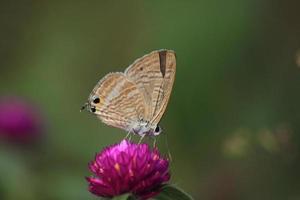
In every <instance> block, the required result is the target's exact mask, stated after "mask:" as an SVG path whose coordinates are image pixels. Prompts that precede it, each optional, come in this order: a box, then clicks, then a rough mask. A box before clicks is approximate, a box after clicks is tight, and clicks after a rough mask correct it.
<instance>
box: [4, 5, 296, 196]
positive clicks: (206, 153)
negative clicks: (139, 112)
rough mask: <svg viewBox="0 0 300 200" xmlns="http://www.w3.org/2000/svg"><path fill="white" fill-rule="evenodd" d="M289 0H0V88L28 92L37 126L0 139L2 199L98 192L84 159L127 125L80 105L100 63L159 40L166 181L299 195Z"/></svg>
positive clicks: (223, 190) (116, 66) (101, 71)
mask: <svg viewBox="0 0 300 200" xmlns="http://www.w3.org/2000/svg"><path fill="white" fill-rule="evenodd" d="M299 8H300V2H299V1H293V0H291V1H281V0H272V1H271V0H263V1H261V0H229V1H217V0H210V1H209V0H202V1H103V0H102V1H1V2H0V67H1V72H0V92H1V93H0V95H1V96H7V95H14V96H18V97H20V98H24V99H27V100H30V102H33V103H34V104H35V105H36V106H37V107H38V108H39V109H40V110H41V113H42V115H43V117H44V121H45V127H44V129H45V130H44V132H45V133H44V137H43V138H42V139H41V140H40V141H39V144H37V145H34V147H28V146H27V147H18V146H16V145H15V144H13V145H12V144H9V143H6V142H2V143H1V148H0V199H4V200H14V199H23V200H35V199H46V200H47V199H49V200H50V199H58V200H60V199H61V200H66V199H72V200H74V199H97V198H96V197H94V196H93V195H92V194H90V193H89V192H88V191H87V183H86V181H85V179H84V177H85V176H89V175H90V174H91V173H90V172H89V171H88V168H87V163H88V162H89V161H90V160H92V159H93V158H94V154H95V153H96V152H98V151H100V149H102V148H103V147H104V146H107V145H109V144H112V143H115V142H118V141H120V140H121V139H122V138H123V137H124V136H125V132H124V131H122V130H118V129H115V128H111V127H108V126H106V125H105V124H103V123H101V122H100V121H99V120H98V119H97V118H96V117H94V116H93V115H90V114H89V113H87V112H83V113H80V112H79V109H80V107H81V105H82V104H83V103H84V102H85V101H86V99H87V97H88V95H89V93H90V91H91V90H92V88H93V87H94V85H95V84H96V82H97V81H98V80H99V79H100V78H102V77H103V76H104V75H105V74H106V73H108V72H112V71H123V70H124V69H125V68H126V67H127V66H128V65H129V64H131V63H132V62H133V61H134V60H135V59H136V58H138V57H140V56H142V55H144V54H146V53H149V52H150V51H152V50H155V49H161V48H167V49H173V50H175V51H176V53H177V74H176V80H175V85H174V89H173V94H172V96H171V100H170V103H169V105H168V108H167V111H166V113H165V115H164V117H163V119H162V121H161V126H162V127H163V129H164V131H165V133H166V134H167V135H168V142H169V146H170V151H171V153H172V157H173V161H172V163H171V171H172V179H171V182H172V183H175V184H176V185H178V186H179V187H181V188H183V189H184V190H186V191H187V192H188V193H190V194H191V195H192V196H194V198H195V199H205V200H224V199H225V200H227V199H228V200H235V199H242V200H248V199H249V200H250V199H251V200H253V199H255V200H259V199H272V200H277V199H278V200H279V199H288V200H296V199H300V172H299V169H300V160H299V158H300V155H299V145H300V137H299V134H298V133H299V132H300V124H299V121H300V114H299V111H298V110H299V102H300V94H299V91H300V90H299V89H300V88H299V86H300V68H299V67H300V66H297V62H296V60H297V58H296V56H297V52H299V49H300V23H299V20H300V12H299ZM298 55H299V53H298ZM159 143H160V147H161V150H162V151H163V152H166V147H165V145H164V143H163V138H160V139H159Z"/></svg>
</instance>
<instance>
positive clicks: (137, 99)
mask: <svg viewBox="0 0 300 200" xmlns="http://www.w3.org/2000/svg"><path fill="white" fill-rule="evenodd" d="M94 96H97V97H99V99H100V101H99V103H97V104H95V103H93V102H92V99H93V98H94ZM90 102H91V104H92V106H95V108H96V112H95V114H96V115H97V116H98V117H99V118H100V119H101V120H102V121H103V122H104V123H106V124H108V125H110V126H113V127H117V128H122V129H125V130H128V129H130V126H131V124H132V123H134V122H136V121H138V120H139V117H142V116H143V115H144V112H145V108H144V99H143V97H142V95H141V93H140V91H139V90H138V89H137V87H136V85H135V84H134V83H133V82H131V81H129V80H128V79H127V78H126V76H125V75H124V74H123V73H110V74H108V75H106V76H105V77H104V78H103V79H102V80H100V82H99V83H98V84H97V85H96V86H95V88H94V90H93V92H92V94H91V95H90Z"/></svg>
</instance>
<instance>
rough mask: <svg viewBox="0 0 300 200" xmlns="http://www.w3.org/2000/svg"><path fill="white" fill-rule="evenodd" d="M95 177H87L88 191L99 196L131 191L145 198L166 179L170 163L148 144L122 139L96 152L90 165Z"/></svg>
mask: <svg viewBox="0 0 300 200" xmlns="http://www.w3.org/2000/svg"><path fill="white" fill-rule="evenodd" d="M89 168H90V170H91V171H92V172H93V173H94V175H95V176H94V177H89V178H87V181H88V182H89V191H90V192H92V193H93V194H95V195H97V196H101V197H114V196H118V195H121V194H125V193H131V194H133V195H135V196H137V197H139V198H140V199H148V198H150V197H153V196H155V195H156V194H158V193H159V191H160V188H161V187H162V186H163V184H164V183H166V182H167V181H169V179H170V174H169V162H168V160H167V159H165V158H162V157H161V155H160V153H159V151H158V150H157V149H156V148H155V149H151V148H150V147H149V146H148V145H147V144H135V143H132V142H129V141H127V140H123V141H122V142H121V143H119V144H115V145H112V146H109V147H107V148H105V149H104V150H102V151H101V152H100V153H98V154H97V155H96V157H95V160H94V161H92V162H91V163H90V164H89Z"/></svg>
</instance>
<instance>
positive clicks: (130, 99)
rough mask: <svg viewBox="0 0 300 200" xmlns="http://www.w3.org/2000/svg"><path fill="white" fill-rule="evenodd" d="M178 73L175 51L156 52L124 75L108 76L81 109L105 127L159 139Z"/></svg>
mask: <svg viewBox="0 0 300 200" xmlns="http://www.w3.org/2000/svg"><path fill="white" fill-rule="evenodd" d="M175 73H176V55H175V52H174V51H172V50H166V49H162V50H156V51H152V52H151V53H149V54H146V55H145V56H143V57H141V58H139V59H137V60H135V61H134V62H133V63H132V64H131V65H130V66H129V67H127V69H126V70H125V71H124V72H114V73H109V74H107V75H106V76H105V77H104V78H102V79H101V80H100V81H99V82H98V83H97V84H96V86H95V87H94V89H93V90H92V92H91V94H90V95H89V98H88V101H87V102H86V103H85V104H84V105H83V107H82V109H87V110H88V111H90V112H91V113H94V114H95V115H96V116H97V117H98V118H100V119H101V121H102V122H104V123H105V124H107V125H109V126H112V127H116V128H120V129H123V130H126V131H127V132H128V133H135V134H138V135H140V136H142V137H144V136H145V135H150V136H156V135H159V134H160V133H161V131H162V129H161V128H160V126H159V125H158V123H159V121H160V119H161V118H162V116H163V114H164V112H165V110H166V107H167V104H168V102H169V98H170V95H171V91H172V87H173V83H174V80H175Z"/></svg>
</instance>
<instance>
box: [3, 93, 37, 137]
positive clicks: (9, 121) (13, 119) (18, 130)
mask: <svg viewBox="0 0 300 200" xmlns="http://www.w3.org/2000/svg"><path fill="white" fill-rule="evenodd" d="M41 129H42V120H41V116H40V114H39V112H38V111H37V108H36V107H35V106H33V105H32V104H29V103H27V102H26V101H24V100H22V98H20V97H1V98H0V139H2V140H3V139H4V140H8V141H10V142H17V143H28V142H33V141H35V140H36V139H37V138H38V137H39V136H40V133H41Z"/></svg>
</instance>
